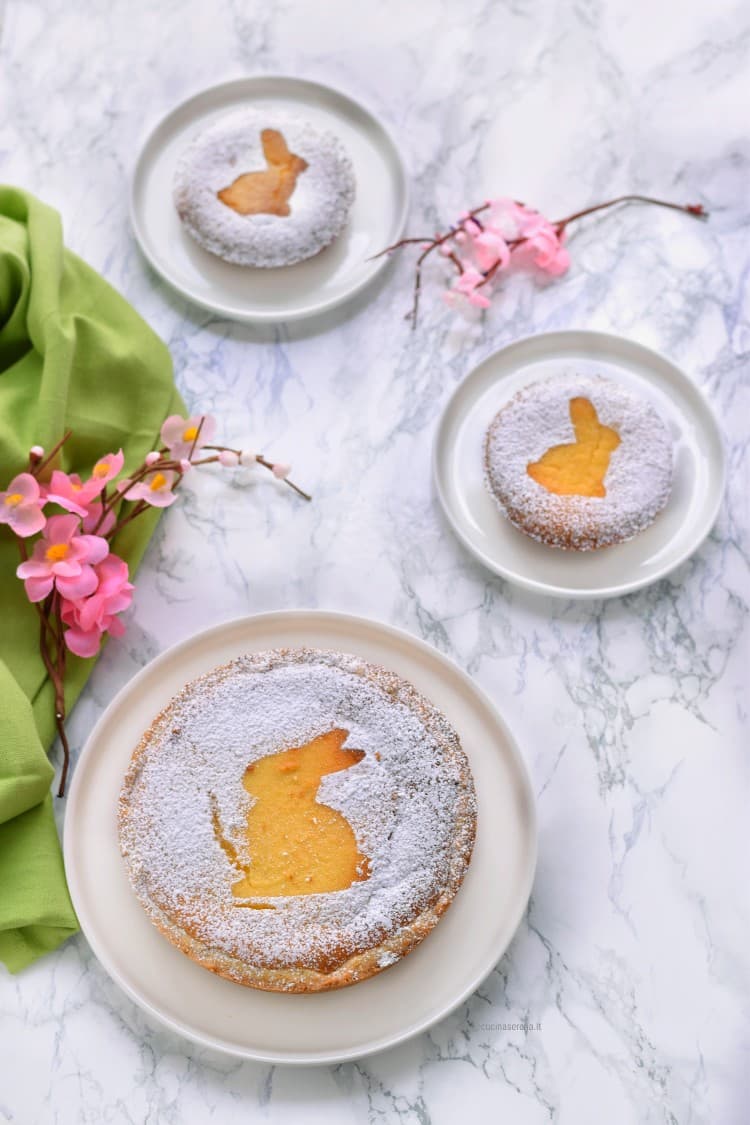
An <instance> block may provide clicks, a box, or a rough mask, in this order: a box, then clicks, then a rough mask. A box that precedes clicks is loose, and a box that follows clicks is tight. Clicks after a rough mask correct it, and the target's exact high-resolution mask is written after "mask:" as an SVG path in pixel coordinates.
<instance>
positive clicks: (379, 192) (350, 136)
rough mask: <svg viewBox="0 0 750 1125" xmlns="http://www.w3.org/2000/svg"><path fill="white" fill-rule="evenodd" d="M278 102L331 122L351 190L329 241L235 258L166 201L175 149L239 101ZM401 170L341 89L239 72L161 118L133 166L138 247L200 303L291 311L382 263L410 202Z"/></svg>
mask: <svg viewBox="0 0 750 1125" xmlns="http://www.w3.org/2000/svg"><path fill="white" fill-rule="evenodd" d="M249 105H252V106H253V107H262V106H264V105H268V106H269V107H270V106H273V107H280V108H283V109H288V110H291V111H292V112H294V113H298V114H299V115H300V117H302V118H304V119H305V120H306V121H309V122H310V123H311V124H312V125H315V126H318V127H320V128H325V129H330V130H331V131H332V132H334V133H335V134H336V135H337V136H338V137H339V138H340V140H341V142H342V143H343V145H344V146H345V148H346V150H347V152H348V153H349V155H350V157H351V159H352V162H353V164H354V172H355V175H356V178H357V196H356V199H355V202H354V206H353V208H352V212H351V216H350V219H349V223H348V225H347V227H346V228H345V230H344V231H343V232H342V233H341V234H340V235H339V237H338V238H337V239H336V241H335V242H334V243H332V245H331V246H329V247H327V248H326V249H325V250H323V251H321V253H320V254H317V255H316V256H315V257H314V258H310V259H309V260H308V261H307V262H300V263H298V264H297V265H295V266H286V267H285V268H283V269H252V268H248V267H245V266H234V265H231V264H230V263H228V262H224V261H222V260H221V258H217V257H216V256H215V255H214V254H209V253H208V252H207V251H205V250H203V249H202V248H201V247H200V246H198V244H197V243H196V242H194V240H193V239H192V238H191V237H190V235H189V234H187V232H186V231H185V229H184V227H183V226H182V223H181V222H180V220H179V218H178V216H177V212H176V210H175V206H174V203H173V202H172V180H173V177H174V170H175V164H176V161H177V158H178V156H179V154H180V153H181V152H182V150H183V149H184V148H185V147H186V146H187V145H188V144H189V143H190V141H191V140H192V139H193V138H194V137H195V136H196V135H197V134H198V133H200V132H202V131H203V129H205V128H206V126H207V125H210V124H211V123H212V122H213V121H214V120H215V119H216V118H217V117H220V116H222V115H223V114H224V113H226V112H227V111H228V110H232V109H237V108H238V107H241V106H249ZM408 195H409V193H408V187H407V178H406V171H405V169H404V165H403V161H402V159H401V155H400V153H399V151H398V148H397V147H396V144H395V142H394V140H393V138H392V137H391V135H390V133H389V132H388V131H387V129H386V128H385V126H384V125H383V124H382V123H381V122H380V121H378V120H377V119H376V118H375V117H373V115H372V114H371V113H370V112H369V111H368V110H366V109H365V108H364V107H363V106H361V105H359V104H358V103H357V102H355V101H354V100H353V99H352V98H350V97H348V96H347V95H346V94H342V93H340V92H339V91H338V90H333V89H331V88H330V87H329V86H322V85H320V84H319V83H317V82H308V81H305V80H303V79H301V78H287V77H281V76H258V77H254V78H238V79H235V80H234V81H232V82H224V83H223V84H222V85H220V86H212V87H211V88H210V89H208V90H204V91H202V93H200V94H196V95H195V96H194V97H192V98H189V99H188V100H187V101H184V102H182V103H181V105H179V106H177V108H176V109H173V110H172V111H171V112H170V113H168V114H167V116H166V117H164V118H162V120H161V121H160V122H159V124H158V125H157V126H156V128H155V129H154V130H153V131H152V132H151V133H150V135H149V137H148V139H147V140H146V142H145V144H144V146H143V148H142V150H141V153H140V155H139V157H138V161H137V163H136V166H135V172H134V175H133V181H132V185H131V195H130V214H131V220H132V224H133V230H134V231H135V236H136V238H137V239H138V242H139V244H140V247H141V249H142V250H143V253H144V254H145V255H146V257H147V258H148V260H149V262H150V263H151V265H152V266H153V267H154V269H155V270H156V271H157V272H158V273H160V274H161V276H162V277H163V278H164V280H165V281H168V282H169V284H170V285H172V286H174V288H175V289H177V290H179V292H180V293H182V294H183V295H184V296H185V297H187V298H188V299H189V300H191V301H195V303H196V304H198V305H201V306H202V307H203V308H206V309H209V310H210V311H212V312H216V313H218V314H219V315H220V316H224V317H230V318H232V319H234V320H243V321H254V322H262V321H265V322H269V321H280V320H298V319H300V318H302V317H308V316H313V315H315V314H317V313H321V312H324V311H325V310H327V309H330V308H333V306H334V305H338V304H340V303H341V302H342V301H344V300H346V299H347V298H349V297H351V296H353V295H354V294H355V293H358V292H359V290H360V289H362V288H363V286H365V285H367V283H368V282H369V281H371V280H372V279H373V278H374V277H375V275H376V274H377V273H378V272H379V271H380V270H381V269H382V268H383V267H384V265H385V264H386V261H387V259H386V258H378V259H377V260H376V261H367V259H368V258H369V257H370V256H371V255H372V254H376V253H377V252H378V251H379V250H382V249H384V247H386V246H389V245H390V244H391V243H393V242H396V241H397V240H398V239H399V238H400V236H401V234H402V232H403V229H404V223H405V222H406V211H407V207H408Z"/></svg>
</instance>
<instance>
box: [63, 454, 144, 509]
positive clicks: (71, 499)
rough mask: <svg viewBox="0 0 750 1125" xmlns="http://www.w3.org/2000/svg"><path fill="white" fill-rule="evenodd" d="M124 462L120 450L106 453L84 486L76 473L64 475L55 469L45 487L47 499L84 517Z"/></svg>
mask: <svg viewBox="0 0 750 1125" xmlns="http://www.w3.org/2000/svg"><path fill="white" fill-rule="evenodd" d="M124 460H125V457H124V455H123V452H122V450H120V451H119V452H118V453H107V454H106V456H104V457H102V458H100V459H99V460H98V461H97V462H96V464H95V465H94V468H93V470H92V473H91V476H90V477H89V479H88V480H87V481H86V482H85V484H84V483H83V482H82V481H81V478H80V477H79V476H78V474H77V473H64V472H62V470H61V469H55V471H54V472H53V474H52V477H51V479H50V482H49V485H48V486H47V499H48V500H52V501H54V503H55V504H59V505H60V507H61V508H65V510H66V511H68V512H75V514H76V515H77V516H85V515H86V509H87V507H88V505H89V504H90V503H91V501H92V500H93V499H94V497H96V496H99V495H100V493H101V492H102V491H103V490H104V488H105V486H106V485H107V483H108V482H109V481H111V480H112V479H113V477H116V476H117V474H118V473H119V472H120V471H121V470H122V466H123V462H124Z"/></svg>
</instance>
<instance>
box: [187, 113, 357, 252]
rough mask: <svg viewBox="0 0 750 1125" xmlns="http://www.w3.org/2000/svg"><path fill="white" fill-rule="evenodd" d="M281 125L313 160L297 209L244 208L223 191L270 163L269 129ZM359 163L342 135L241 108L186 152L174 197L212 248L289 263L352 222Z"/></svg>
mask: <svg viewBox="0 0 750 1125" xmlns="http://www.w3.org/2000/svg"><path fill="white" fill-rule="evenodd" d="M269 128H270V129H277V130H279V131H280V132H281V133H282V134H283V136H284V139H285V141H286V143H287V145H288V147H289V149H290V150H291V151H292V152H293V153H294V154H295V155H297V156H301V157H302V158H303V160H306V161H307V165H308V166H307V168H306V170H305V171H304V172H303V173H302V174H301V175H300V176H299V177H298V179H297V182H296V186H295V190H294V193H293V195H292V197H291V199H290V207H291V214H289V215H286V216H279V215H264V214H258V215H240V214H238V212H236V211H234V210H233V209H232V208H231V207H229V206H227V205H226V204H225V203H222V201H221V200H220V199H219V198H218V197H217V192H219V191H221V190H223V189H224V188H226V187H228V186H229V185H230V184H231V183H232V182H233V181H234V180H235V179H236V178H237V177H238V176H240V175H242V174H243V173H245V172H262V171H264V170H265V169H266V168H267V164H266V159H265V156H264V154H263V148H262V145H261V132H262V130H263V129H269ZM354 192H355V181H354V170H353V168H352V163H351V160H350V159H349V157H348V156H347V154H346V152H345V151H344V148H343V146H342V144H341V142H340V141H339V140H338V138H337V137H335V136H334V135H333V133H330V132H327V131H326V132H318V131H317V130H316V129H313V127H312V126H311V125H309V124H307V122H305V121H301V120H300V119H299V118H297V117H295V116H293V115H292V114H290V113H283V112H279V111H276V110H270V109H269V110H265V109H264V110H260V109H241V110H238V111H236V112H234V113H230V114H228V115H227V116H226V117H222V118H221V119H220V120H219V121H217V122H216V123H215V124H214V125H212V126H211V127H210V128H208V129H206V130H205V131H204V132H203V133H201V134H200V135H199V136H198V137H196V139H195V140H194V141H193V142H192V143H191V144H190V145H189V146H188V148H187V149H186V150H185V152H184V153H183V154H182V155H181V156H180V158H179V160H178V162H177V167H176V170H175V178H174V201H175V206H176V207H177V211H178V213H179V215H180V218H181V219H182V221H183V223H184V224H185V227H186V228H187V230H188V231H189V233H190V234H191V235H192V236H193V238H194V239H195V240H196V242H198V243H199V244H200V245H201V246H202V247H203V248H204V249H205V250H208V251H209V252H210V253H212V254H217V255H218V256H219V257H220V258H224V260H225V261H227V262H234V263H236V264H237V265H241V266H263V267H273V266H288V265H293V264H294V263H295V262H300V261H302V260H303V259H305V258H311V257H312V256H313V255H314V254H317V253H318V252H319V251H320V250H322V249H323V247H324V246H328V245H329V243H331V242H333V240H334V238H336V237H337V235H339V234H340V233H341V231H342V230H343V228H344V226H345V225H346V222H347V219H348V217H349V211H350V209H351V205H352V203H353V201H354Z"/></svg>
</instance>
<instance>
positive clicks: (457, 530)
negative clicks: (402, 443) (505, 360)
mask: <svg viewBox="0 0 750 1125" xmlns="http://www.w3.org/2000/svg"><path fill="white" fill-rule="evenodd" d="M575 337H578V338H588V339H590V340H591V341H596V342H598V343H600V344H601V343H607V344H610V345H615V346H617V345H620V344H625V345H627V347H628V348H631V349H635V350H636V351H639V352H640V353H641V354H642V355H643V357H644V358H650V359H653V360H656V361H657V362H658V363H660V364H664V365H666V366H667V367H669V368H671V370H672V372H673V373H674V374H675V375H676V376H677V378H678V379H679V380H681V381H682V382H683V383H684V384H685V385H686V386H687V388H688V393H689V394H692V395H693V397H694V398H695V400H696V402H697V403H698V404H699V407H700V412H701V414H702V418H703V421H704V423H705V424H706V425H707V428H708V429H709V430H710V431H711V437H712V438H713V440H714V442H715V444H716V447H717V448H718V449H719V450H720V455H721V464H720V466H719V478H720V479H719V485H718V487H717V488H716V491H715V496H714V500H713V505H712V507H711V508H710V510H709V514H708V516H707V517H706V518H705V519H704V520H703V523H702V524H700V525H698V527H697V531H696V534H695V535H694V536H693V538H692V539H691V540H690V542H689V544H688V545H687V546H686V547H685V549H684V550H683V551H682V553H681V554H680V555H678V556H677V557H676V558H675V559H672V560H670V561H668V562H667V563H665V564H664V566H663V567H661V568H660V569H659V570H657V571H656V572H655V573H654V574H651V575H647V576H644V577H643V578H637V579H633V580H631V581H629V582H622V583H619V584H617V585H614V586H604V587H592V588H590V589H587V588H585V587H583V588H579V587H568V586H557V585H553V584H551V583H547V582H543V581H539V580H536V579H534V578H528V577H526V576H525V575H522V574H518V572H517V571H515V570H511V569H510V568H508V567H504V566H503V564H502V562H499V561H498V560H497V559H496V558H495V557H493V556H492V555H489V554H487V553H486V552H484V551H482V550H481V548H479V547H478V546H477V545H476V544H475V543H474V542H472V540H471V539H470V538H469V536H468V535H466V534H465V532H464V530H463V528H462V527H461V525H460V522H459V520H458V519H457V517H456V515H455V513H454V512H453V510H452V507H451V503H450V501H449V499H448V496H447V494H446V491H445V488H444V487H443V482H442V474H443V467H442V460H443V458H444V456H445V454H444V449H445V445H446V442H447V436H446V431H447V429H448V426H449V425H450V423H451V415H452V413H453V412H454V411H455V409H456V407H455V403H456V401H457V399H458V398H459V396H460V395H461V394H462V393H464V392H465V389H466V385H467V384H468V383H469V382H470V381H471V380H472V379H473V378H475V377H477V376H478V372H480V370H481V369H482V368H483V367H484V366H485V364H486V363H489V362H490V360H493V359H495V357H496V356H500V355H503V354H504V353H506V352H511V351H513V350H514V349H519V350H521V349H522V348H523V347H524V346H526V345H528V344H531V343H532V342H533V343H538V342H539V341H545V340H546V341H549V343H550V344H552V343H553V342H554V341H557V340H561V339H566V338H567V339H573V338H575ZM507 374H508V373H505V375H501V376H500V377H499V379H498V381H501V380H502V379H503V378H505V377H506V375H507ZM726 475H727V458H726V448H725V445H724V439H723V436H722V433H721V427H720V426H719V422H718V419H717V417H716V414H715V412H714V409H713V407H712V405H711V403H710V401H709V399H708V396H707V395H706V393H705V391H704V390H703V388H702V387H700V386H699V385H698V384H697V383H695V382H693V380H692V379H691V378H690V377H689V376H688V375H687V374H686V372H685V371H683V369H682V368H681V367H680V366H679V365H678V364H677V363H675V362H674V360H672V359H670V358H669V357H668V356H666V355H664V354H663V352H659V351H657V350H656V349H655V348H650V347H648V345H646V344H641V343H639V342H638V341H637V340H631V339H630V338H629V337H627V336H620V335H618V334H617V333H614V332H599V331H596V330H593V329H587V328H562V329H553V330H552V331H549V332H531V333H528V334H527V335H525V336H519V337H517V338H516V339H515V340H510V341H509V342H508V343H507V344H503V346H502V347H500V348H495V349H494V350H493V351H491V352H488V353H487V354H486V355H484V356H483V357H482V358H481V359H480V360H478V362H477V363H475V364H474V365H473V366H472V368H471V370H470V371H469V372H468V374H467V375H465V376H464V378H463V379H461V381H460V382H459V383H458V385H457V386H456V387H455V388H454V389H453V391H452V392H451V395H450V397H449V399H448V401H447V402H446V404H445V406H444V407H443V410H442V413H441V415H440V421H439V422H438V426H437V430H436V431H435V439H434V442H433V447H432V479H433V484H434V487H435V491H436V493H437V497H438V500H439V501H440V506H441V508H442V511H443V514H444V516H445V518H446V519H447V521H448V523H449V524H450V526H451V529H452V530H453V533H454V534H455V536H456V538H457V539H458V540H459V541H460V542H461V543H462V544H463V546H464V547H465V548H466V550H467V551H469V552H470V553H471V554H472V555H473V556H474V558H476V559H478V560H479V561H480V562H481V563H482V564H483V565H484V566H486V567H487V569H488V570H491V571H493V572H494V573H495V574H498V575H500V577H501V578H505V579H507V580H508V581H509V582H512V583H513V584H514V585H516V586H521V587H522V588H523V589H526V590H531V591H532V592H533V593H535V594H547V595H549V596H551V597H555V598H569V599H573V600H577V601H592V600H595V599H600V598H601V599H606V598H616V597H622V596H623V595H625V594H630V593H633V592H634V591H635V590H640V589H643V587H644V586H651V585H653V583H654V582H658V581H660V580H661V579H662V578H664V577H666V575H668V574H670V573H671V572H672V571H673V570H676V569H677V567H679V566H681V565H682V564H683V563H684V562H685V561H686V560H687V559H688V558H690V556H691V555H692V554H694V552H695V551H696V550H697V549H698V547H700V545H701V543H702V542H703V541H704V539H705V538H706V537H707V535H708V534H709V532H710V531H711V528H712V527H713V525H714V523H715V522H716V518H717V516H718V514H719V511H720V509H721V505H722V503H723V500H724V492H725V489H726Z"/></svg>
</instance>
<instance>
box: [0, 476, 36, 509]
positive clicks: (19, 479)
mask: <svg viewBox="0 0 750 1125" xmlns="http://www.w3.org/2000/svg"><path fill="white" fill-rule="evenodd" d="M8 492H9V493H10V494H11V496H12V495H13V494H14V493H18V494H19V495H21V496H23V498H24V500H25V501H31V502H32V503H36V501H37V500H39V498H40V493H39V482H38V481H37V479H36V477H32V475H31V473H19V474H18V476H16V477H13V480H12V481H11V482H10V484H9V485H8ZM2 495H3V496H5V495H7V493H2Z"/></svg>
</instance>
